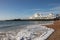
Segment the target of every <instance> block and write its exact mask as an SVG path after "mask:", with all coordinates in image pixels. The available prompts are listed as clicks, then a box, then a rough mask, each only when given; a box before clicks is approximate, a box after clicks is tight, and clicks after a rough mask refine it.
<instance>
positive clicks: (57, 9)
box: [50, 6, 60, 13]
mask: <svg viewBox="0 0 60 40" xmlns="http://www.w3.org/2000/svg"><path fill="white" fill-rule="evenodd" d="M50 11H52V12H54V13H60V6H59V7H54V8H51V9H50Z"/></svg>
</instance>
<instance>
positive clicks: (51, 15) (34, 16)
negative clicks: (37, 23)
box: [29, 13, 55, 19]
mask: <svg viewBox="0 0 60 40" xmlns="http://www.w3.org/2000/svg"><path fill="white" fill-rule="evenodd" d="M53 18H55V15H54V14H53V13H50V14H48V15H41V14H39V13H36V14H34V15H33V16H31V17H29V19H53Z"/></svg>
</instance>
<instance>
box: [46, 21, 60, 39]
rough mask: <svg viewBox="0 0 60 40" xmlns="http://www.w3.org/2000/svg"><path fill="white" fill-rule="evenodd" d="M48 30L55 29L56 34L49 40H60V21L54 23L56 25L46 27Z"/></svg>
mask: <svg viewBox="0 0 60 40" xmlns="http://www.w3.org/2000/svg"><path fill="white" fill-rule="evenodd" d="M45 26H47V27H48V28H53V29H55V31H54V33H53V34H52V35H51V36H49V38H48V39H47V40H60V20H56V21H54V24H51V25H45Z"/></svg>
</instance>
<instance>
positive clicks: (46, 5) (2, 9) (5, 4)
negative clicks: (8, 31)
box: [0, 0, 60, 20]
mask: <svg viewBox="0 0 60 40" xmlns="http://www.w3.org/2000/svg"><path fill="white" fill-rule="evenodd" d="M36 12H40V13H41V14H49V13H51V12H53V13H54V14H57V13H60V0H0V20H7V19H15V18H25V17H28V16H31V15H33V14H34V13H36Z"/></svg>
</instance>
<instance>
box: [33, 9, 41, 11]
mask: <svg viewBox="0 0 60 40" xmlns="http://www.w3.org/2000/svg"><path fill="white" fill-rule="evenodd" d="M32 10H36V11H39V10H41V9H32Z"/></svg>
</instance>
